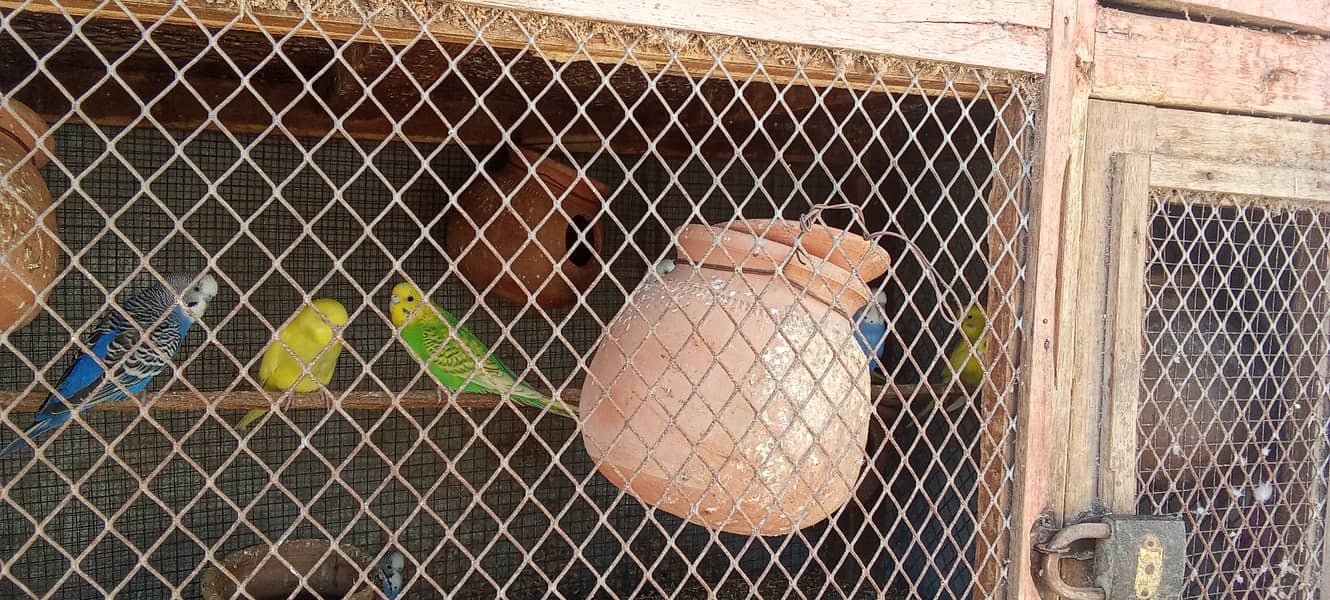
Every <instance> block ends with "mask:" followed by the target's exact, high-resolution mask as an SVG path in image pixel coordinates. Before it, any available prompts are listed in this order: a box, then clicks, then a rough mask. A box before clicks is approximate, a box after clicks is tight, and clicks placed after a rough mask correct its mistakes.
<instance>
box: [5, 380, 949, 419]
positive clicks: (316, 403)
mask: <svg viewBox="0 0 1330 600" xmlns="http://www.w3.org/2000/svg"><path fill="white" fill-rule="evenodd" d="M926 387H927V388H928V389H927V390H924V391H920V390H919V386H916V385H889V386H887V389H886V393H885V395H883V394H882V392H883V390H882V387H881V386H873V392H872V393H873V398H875V399H876V398H879V397H880V398H881V399H880V401H879V405H881V406H892V405H894V406H900V405H901V404H902V401H903V400H908V399H910V398H913V397H914V396H915V395H916V392H919V393H921V394H923V395H924V396H931V397H935V398H939V402H938V403H937V404H938V405H944V404H946V402H945V401H943V400H949V399H952V398H961V397H965V396H967V393H966V391H965V390H963V389H960V388H958V387H953V388H952V389H951V390H950V391H948V392H945V394H944V388H943V387H941V386H926ZM333 393H334V394H335V395H336V397H337V398H338V400H337V404H338V405H340V406H341V407H342V408H343V409H346V410H384V409H387V408H390V407H393V406H398V407H401V408H491V407H493V406H495V405H497V404H498V403H499V402H500V397H499V396H496V395H494V394H474V393H462V394H452V393H450V392H447V391H443V390H431V391H411V392H401V393H392V394H390V393H386V392H333ZM46 396H47V395H46V394H45V393H44V392H31V393H23V392H14V391H0V406H3V407H6V408H12V409H13V410H16V411H18V412H37V410H38V409H39V408H41V405H42V403H44V402H45V401H46ZM581 396H582V390H581V389H578V388H571V389H568V390H567V391H565V392H564V393H563V394H562V395H561V398H562V399H563V401H564V402H565V403H567V404H569V405H572V406H577V402H578V399H579V398H581ZM281 399H282V395H281V394H277V393H273V394H269V393H267V392H261V391H257V390H236V391H229V392H228V391H208V392H189V391H168V392H155V393H150V394H148V395H147V402H148V409H149V410H179V411H189V410H194V411H202V410H204V409H206V408H207V407H210V406H211V407H213V408H216V409H218V410H249V409H252V408H269V407H272V406H273V405H275V404H277V403H278V402H280V401H281ZM292 407H293V408H295V409H316V410H323V408H324V397H323V395H322V394H320V393H318V392H309V393H302V394H295V400H294V403H293V404H292ZM93 410H113V411H121V412H125V411H128V412H134V411H138V410H139V404H138V403H137V402H108V403H105V404H99V405H97V406H96V407H94V408H93Z"/></svg>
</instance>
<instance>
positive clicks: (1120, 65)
mask: <svg viewBox="0 0 1330 600" xmlns="http://www.w3.org/2000/svg"><path fill="white" fill-rule="evenodd" d="M1094 63H1095V67H1094V89H1093V95H1094V97H1096V98H1102V99H1106V100H1119V101H1123V102H1135V103H1141V104H1153V105H1159V106H1171V107H1180V108H1191V109H1199V110H1209V111H1232V112H1239V113H1248V114H1261V115H1277V116H1296V117H1303V118H1309V119H1318V120H1330V40H1327V39H1324V38H1320V37H1312V36H1292V35H1286V34H1280V33H1272V32H1265V31H1254V30H1250V29H1241V28H1236V27H1224V26H1220V25H1208V24H1205V23H1192V22H1188V21H1182V20H1177V19H1166V18H1160V17H1151V16H1146V15H1139V14H1133V13H1127V12H1123V11H1118V10H1109V9H1105V10H1101V11H1100V12H1099V22H1098V25H1097V27H1096V39H1095V60H1094Z"/></svg>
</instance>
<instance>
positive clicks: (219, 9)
mask: <svg viewBox="0 0 1330 600" xmlns="http://www.w3.org/2000/svg"><path fill="white" fill-rule="evenodd" d="M1013 1H1015V2H1024V1H1039V0H1013ZM0 10H23V11H26V12H32V13H48V14H62V15H68V16H73V17H95V18H104V19H114V20H123V21H133V22H136V23H144V24H174V25H187V26H190V27H204V28H208V29H212V30H221V29H234V30H239V31H253V32H263V33H266V34H267V35H270V36H272V37H273V38H275V39H281V38H284V37H288V36H294V37H304V38H315V39H327V40H331V41H334V42H361V43H368V44H374V45H384V46H392V47H404V46H410V45H412V44H413V43H434V42H440V43H451V44H461V45H466V44H472V43H474V42H476V40H477V32H476V30H477V29H479V28H482V27H483V30H484V36H483V37H484V42H485V43H487V44H490V45H492V46H494V47H497V48H510V49H518V50H530V51H531V52H534V53H537V54H538V55H539V56H541V57H544V58H546V59H548V60H550V61H554V62H575V61H587V60H589V61H593V62H599V63H603V64H618V63H622V62H626V63H628V64H629V65H631V66H632V67H634V68H640V69H642V70H643V71H645V72H647V73H659V72H662V71H665V70H671V69H673V70H678V71H680V74H684V72H685V71H686V72H687V73H688V74H689V75H691V76H694V77H697V76H701V75H704V74H707V73H711V72H712V71H713V70H714V69H716V68H717V66H719V65H721V64H723V65H724V67H725V72H726V73H728V74H729V76H730V77H732V78H734V79H736V80H741V79H743V78H745V77H748V76H750V75H752V76H754V77H755V78H756V79H758V80H759V81H761V80H770V81H772V82H775V83H787V82H790V81H798V82H800V83H807V84H809V85H816V86H832V87H852V88H856V89H866V88H884V87H885V88H886V89H891V90H893V91H906V90H909V91H913V92H916V93H917V92H918V91H920V90H924V91H929V92H937V93H950V94H961V95H965V96H972V95H974V94H978V93H981V92H985V91H987V92H1001V91H1004V90H1005V89H1006V86H1005V85H1004V84H1003V82H1001V81H990V82H980V81H979V79H978V78H977V77H975V76H974V74H973V73H970V72H966V71H964V70H962V71H959V72H953V73H950V74H947V75H944V74H941V73H933V72H920V73H907V72H904V71H902V72H901V73H900V74H897V75H893V74H891V73H883V72H882V70H881V69H880V66H881V61H877V60H873V59H870V58H868V57H863V56H859V57H854V56H852V53H846V52H845V51H844V50H845V48H840V47H838V48H837V49H836V51H831V50H823V51H820V52H819V51H815V50H814V49H811V48H807V47H803V48H799V49H794V50H795V51H791V50H792V49H791V48H777V49H775V51H774V52H772V53H770V54H769V55H764V54H763V51H764V50H767V49H763V48H760V47H755V46H754V45H751V44H747V45H746V44H742V43H739V42H738V41H737V40H734V39H729V38H714V37H708V36H705V35H697V36H689V35H685V34H683V33H677V32H672V33H673V34H672V35H664V34H662V33H661V32H656V31H626V32H621V31H617V30H615V29H614V27H615V26H613V25H608V24H605V23H603V22H601V23H589V22H586V21H580V20H572V19H564V20H559V19H556V18H552V17H544V16H540V15H527V14H524V13H516V14H517V16H518V18H517V19H495V18H493V14H492V11H489V12H487V11H486V9H482V8H477V7H473V6H467V5H464V4H446V5H440V6H439V7H437V11H436V12H434V13H432V14H431V15H430V18H429V19H428V21H427V22H426V23H424V24H422V23H421V19H420V17H419V15H418V14H417V13H415V12H412V11H410V10H409V9H407V8H400V9H399V10H397V11H389V10H380V11H376V12H374V13H373V14H372V15H370V16H361V15H338V14H335V13H333V12H331V11H320V12H319V13H318V14H317V15H314V16H309V15H305V14H302V13H300V12H296V11H283V10H265V9H259V8H255V7H254V6H252V5H248V6H247V8H246V9H245V10H244V11H241V10H240V9H238V8H235V7H234V6H232V5H231V4H230V3H228V2H225V1H222V2H207V1H203V0H194V1H189V2H179V3H177V2H171V1H167V0H121V1H118V2H114V3H104V2H102V0H0ZM593 12H594V11H593ZM1018 12H1019V11H1018ZM697 14H705V13H697ZM523 17H525V18H523ZM535 17H538V18H540V19H543V22H540V23H534V22H531V21H532V20H533V18H535ZM587 18H588V19H592V20H596V21H603V20H604V19H605V17H603V16H599V15H597V14H591V15H589V16H588V17H587ZM708 18H714V17H708ZM799 20H800V21H802V20H803V19H802V16H801V17H800V19H799ZM519 22H520V25H519ZM847 23H848V22H847ZM1026 30H1029V31H1030V32H1033V33H1026V34H1024V35H1022V36H1019V37H1020V38H1021V40H1022V42H1023V43H1025V44H1027V45H1028V46H1029V49H1039V50H1040V51H1041V52H1042V49H1043V47H1044V46H1043V45H1044V35H1045V32H1044V31H1043V30H1042V29H1032V28H1030V27H1018V28H1017V31H1026ZM971 33H975V32H971ZM975 34H976V35H977V33H975ZM787 37H794V36H787ZM532 38H534V40H535V44H534V45H533V44H532ZM1026 38H1029V39H1026ZM792 43H800V44H807V43H811V41H810V40H806V39H799V40H796V41H795V42H792ZM971 43H973V41H972V40H971ZM630 45H631V48H630V47H629V46H630ZM975 45H976V46H983V47H990V46H998V48H990V49H991V50H993V51H1006V50H1012V48H1006V47H1002V45H1003V42H1002V41H1000V40H995V41H991V42H989V43H987V44H975ZM976 52H977V53H979V54H982V52H980V51H979V50H976ZM795 56H798V58H799V59H800V60H801V61H802V62H796V60H795V59H794V57H795ZM1026 60H1027V61H1028V59H1026ZM999 62H1005V61H999ZM974 64H976V65H980V64H984V63H974ZM995 66H996V65H995ZM1031 66H1032V67H1033V66H1034V65H1031ZM1038 67H1039V68H1038V70H1037V71H1032V72H1042V71H1043V60H1042V58H1041V59H1040V61H1039V65H1038ZM1026 70H1029V69H1026ZM948 76H950V77H951V78H952V79H951V81H950V82H949V81H948V80H947V77H948ZM981 84H982V85H981Z"/></svg>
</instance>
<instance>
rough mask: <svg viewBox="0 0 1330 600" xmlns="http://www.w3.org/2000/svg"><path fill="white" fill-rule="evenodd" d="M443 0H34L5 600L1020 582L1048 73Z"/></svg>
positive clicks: (12, 348) (24, 21)
mask: <svg viewBox="0 0 1330 600" xmlns="http://www.w3.org/2000/svg"><path fill="white" fill-rule="evenodd" d="M431 6H433V8H434V9H436V10H425V9H424V8H422V7H414V8H410V9H407V8H403V9H402V11H401V14H394V15H389V16H385V15H365V14H350V15H340V16H326V15H325V16H324V17H322V18H321V19H315V18H313V17H312V16H310V15H301V14H294V15H286V16H285V17H283V18H284V19H285V20H281V19H274V18H273V17H272V16H271V15H270V14H268V13H263V14H255V13H250V12H247V11H248V9H246V10H238V11H237V12H235V14H234V15H233V16H232V17H231V18H229V19H228V18H220V17H218V16H217V14H212V13H210V16H209V17H208V18H206V19H204V18H201V17H199V16H198V15H196V14H195V13H194V12H192V11H191V9H190V8H189V7H188V6H185V5H170V7H169V8H167V9H164V10H162V11H159V14H156V16H152V17H146V16H143V15H137V16H136V15H132V14H123V15H121V14H118V13H117V15H118V16H117V15H111V16H107V15H102V16H88V15H79V14H72V13H63V12H59V11H56V12H38V11H25V10H16V11H6V12H4V13H3V17H2V20H0V63H3V64H6V65H12V68H9V69H7V70H6V71H5V72H4V73H0V90H3V92H4V98H5V103H4V104H3V105H0V107H2V108H7V109H10V110H17V109H16V108H15V107H17V106H18V104H19V103H20V102H21V103H22V104H24V105H27V106H28V107H31V108H32V109H33V110H34V111H35V112H36V113H37V114H39V115H40V116H41V117H42V119H43V121H45V122H46V123H47V125H48V126H49V129H47V130H45V131H44V132H43V131H40V130H39V129H40V128H37V127H35V126H31V125H28V126H25V130H24V131H22V132H20V133H21V134H27V135H35V137H36V138H37V140H38V144H37V145H41V144H44V143H49V144H50V145H52V147H53V152H51V156H50V162H49V163H48V164H46V165H45V166H43V167H42V168H41V171H40V174H41V178H42V179H43V180H44V182H45V184H46V187H47V188H48V189H49V191H50V194H51V197H52V201H51V202H50V206H49V207H47V206H45V205H44V204H43V203H42V202H41V201H40V199H38V200H32V199H31V198H23V199H20V200H19V202H21V203H22V204H20V205H21V206H24V207H26V208H25V210H27V211H28V212H27V213H24V214H26V215H30V216H36V217H37V218H38V220H40V219H41V218H44V217H46V216H48V215H51V216H53V217H54V224H55V226H54V227H53V228H47V227H45V226H42V225H35V226H33V227H32V228H31V230H30V231H21V232H19V233H18V234H17V235H18V236H20V237H19V238H18V239H20V240H31V239H35V238H36V237H38V236H42V235H49V236H50V238H51V239H53V240H55V241H56V244H57V246H58V249H59V259H58V260H59V267H58V269H57V271H56V274H55V277H54V279H53V281H52V282H51V283H50V284H49V288H48V289H47V291H48V293H46V294H45V295H44V296H42V297H40V298H39V299H38V306H39V310H37V311H36V312H35V313H34V314H33V315H32V316H33V318H32V319H31V321H30V322H27V323H18V324H15V325H13V326H11V327H9V328H8V329H6V330H4V331H3V337H0V398H2V399H3V400H4V401H5V402H6V403H7V404H6V409H5V412H4V421H5V425H6V427H4V428H3V429H4V432H3V433H4V434H5V437H4V442H5V443H9V442H10V441H13V440H18V441H17V442H16V445H15V446H14V451H13V452H12V454H10V455H9V456H6V457H4V458H0V513H2V514H0V596H4V597H39V598H88V597H107V596H116V597H133V598H157V597H162V598H166V597H188V598H199V597H203V598H223V597H224V598H230V597H253V598H261V599H268V598H306V597H321V598H334V597H335V598H342V597H346V598H353V597H354V598H361V597H394V594H396V593H397V592H396V591H394V590H393V589H392V588H393V582H394V581H396V580H398V579H400V582H401V587H402V588H403V589H402V591H401V592H400V597H403V598H433V597H460V598H472V597H474V598H492V597H496V596H502V597H516V598H529V597H544V596H555V597H564V598H584V597H648V598H649V597H685V598H690V597H763V598H779V597H802V598H813V597H826V596H838V597H866V598H867V597H873V598H876V597H884V596H886V597H943V598H945V597H968V596H970V595H971V594H972V593H974V592H975V591H976V590H979V591H983V590H994V589H997V588H998V587H1000V586H1001V585H1003V582H1004V581H1005V578H1006V577H1007V571H1006V566H1005V563H1004V561H1005V558H1006V547H1005V543H1006V542H1005V540H1006V537H1007V536H1008V535H1009V533H1010V532H1009V531H1008V524H1007V522H1006V520H1005V518H1004V517H1005V516H1006V511H1007V510H1008V506H1009V502H1010V499H1009V498H1008V495H1009V488H1010V484H1011V481H1012V477H1013V467H1012V464H1011V456H1010V450H1009V449H1010V446H1011V445H1012V443H1013V440H1014V432H1015V415H1014V413H1013V410H1012V406H1013V399H1014V393H1015V392H1014V390H1015V381H1016V374H1017V370H1018V365H1017V361H1016V357H1017V356H1018V352H1019V346H1018V343H1019V340H1020V329H1019V325H1018V322H1017V320H1016V319H1015V317H1014V315H1016V314H1018V313H1019V310H1020V303H1021V295H1020V292H1021V290H1022V288H1023V285H1024V279H1023V273H1024V269H1023V264H1024V260H1025V255H1026V237H1027V230H1026V228H1027V220H1026V217H1025V214H1026V189H1025V188H1026V187H1027V185H1028V175H1029V173H1030V171H1031V161H1030V159H1029V157H1028V156H1027V155H1026V153H1025V152H1024V151H1023V148H1024V144H1023V141H1024V140H1025V138H1027V137H1028V136H1029V135H1030V134H1031V133H1032V129H1033V106H1031V105H1030V102H1031V99H1030V98H1029V97H1028V95H1027V93H1026V92H1025V91H1024V90H1025V87H1024V86H1025V85H1027V84H1028V83H1029V82H1026V81H1022V80H1020V78H1017V77H1014V76H1011V75H1008V74H1002V73H994V72H989V71H983V70H975V69H965V68H960V67H952V66H949V67H945V68H944V67H941V66H937V65H928V64H917V63H910V62H908V61H901V60H896V59H888V58H886V57H874V56H857V57H851V55H850V54H846V53H841V52H836V51H832V50H821V49H810V48H795V47H786V46H777V45H772V44H765V43H762V44H759V43H756V42H750V41H745V40H735V39H728V38H727V39H724V40H721V39H718V38H710V37H706V36H696V35H685V34H681V33H678V32H662V31H654V30H650V29H641V28H627V27H617V28H616V27H611V26H608V25H602V24H588V23H581V22H573V21H560V20H555V19H550V18H545V17H537V16H533V15H525V14H521V13H513V12H507V11H490V10H481V9H470V8H463V7H458V6H453V5H442V4H441V5H437V6H434V5H431ZM217 10H219V11H221V12H222V13H225V11H224V10H222V9H217ZM130 12H132V11H126V13H130ZM226 14H229V13H226ZM265 15H267V16H265ZM275 23H281V25H280V26H277V25H274V24H275ZM292 23H294V24H292ZM385 23H388V25H385ZM847 57H851V58H847ZM22 137H23V135H18V136H16V137H15V140H16V141H18V142H22V139H21V138H22ZM3 141H4V140H0V142H3ZM39 153H40V151H38V150H33V149H32V148H31V147H26V148H23V149H21V150H20V151H19V152H18V155H17V158H16V159H14V160H9V159H8V157H6V158H5V160H7V161H8V162H0V165H3V166H4V169H5V171H4V172H5V174H6V177H9V176H12V175H13V174H14V173H18V172H19V171H21V170H22V169H24V168H29V167H27V166H26V161H27V159H28V158H30V157H32V156H36V155H37V154H39ZM8 198H9V196H5V199H6V201H9V202H12V201H11V200H8ZM842 205H844V206H848V207H849V208H848V209H836V210H832V209H830V208H828V207H836V206H842ZM824 209H825V210H824ZM773 219H774V220H775V221H772V220H773ZM801 219H802V220H801ZM885 232H894V233H898V234H901V235H902V236H903V238H904V240H902V239H896V238H893V237H883V234H884V233H885ZM823 234H825V237H824V238H823V237H819V236H822V235H823ZM856 236H857V237H856ZM699 240H700V241H699ZM745 240H747V241H745ZM819 240H821V241H819ZM745 243H746V244H748V245H747V246H745V245H744V244H745ZM819 243H820V244H823V246H825V247H821V249H820V250H819V248H820V247H819V246H818V244H819ZM699 244H700V246H699ZM698 248H702V250H698ZM690 249H691V250H690ZM782 251H784V252H787V254H786V255H781V254H780V252H782ZM781 256H784V257H785V258H783V259H781V258H780V257H781ZM773 257H774V258H773ZM828 257H830V258H828ZM727 261H728V262H727ZM763 261H774V262H772V263H771V264H774V265H775V268H774V269H773V268H770V267H771V264H768V263H766V262H763ZM727 265H728V266H727ZM874 265H876V267H875V266H874ZM874 269H876V270H874ZM173 272H188V273H192V274H199V276H197V277H194V278H193V279H191V280H190V283H189V285H188V286H183V285H175V284H174V283H171V282H170V281H169V280H168V279H167V278H166V277H165V276H166V275H167V274H169V273H173ZM205 276H206V277H211V278H213V279H215V281H216V283H217V289H216V291H215V293H212V292H208V291H207V290H206V288H207V285H206V277H205ZM861 280H862V281H861ZM403 284H405V285H403ZM154 285H157V286H161V285H168V286H174V287H168V288H165V289H166V290H167V291H166V292H165V293H166V295H167V296H168V297H169V298H170V301H169V302H166V303H165V304H163V305H161V306H159V307H158V309H157V312H156V313H151V311H148V314H145V313H144V311H145V310H147V309H145V308H143V306H144V304H142V303H138V301H137V300H134V301H131V300H130V297H131V296H134V295H135V294H140V293H141V290H145V289H153V286H154ZM191 286H198V287H191ZM15 289H16V290H17V291H18V292H22V291H25V290H27V288H23V289H19V288H15ZM10 291H11V290H9V289H0V292H5V293H9V292H10ZM135 297H136V298H137V297H139V296H135ZM316 299H331V300H335V301H337V303H338V304H340V306H341V307H342V308H344V309H345V312H346V315H345V319H342V318H340V317H338V316H337V314H336V313H337V310H335V309H330V308H319V309H317V310H318V312H312V313H309V314H311V315H313V318H312V320H308V321H306V320H302V317H301V316H300V315H301V313H302V311H306V310H311V311H312V310H315V309H314V306H315V302H314V301H315V300H316ZM429 301H432V302H433V303H434V305H437V307H435V306H433V305H431V304H430V303H429ZM145 302H146V301H145ZM865 302H867V304H865ZM205 304H206V311H205V312H202V314H201V315H198V314H196V313H195V312H192V311H198V310H200V309H199V306H200V305H205ZM972 305H973V306H974V307H975V309H974V311H978V313H976V316H975V317H973V318H971V319H968V320H967V319H965V318H964V316H965V315H966V314H967V311H966V309H967V308H968V307H971V306H972ZM318 306H321V307H326V306H329V305H327V304H318ZM861 307H867V308H865V309H863V310H861ZM652 310H658V312H657V313H652V312H651V311H652ZM108 311H109V312H108ZM974 311H971V312H974ZM111 313H114V314H121V315H125V318H124V319H123V320H116V319H111V320H107V319H106V318H105V317H106V315H108V314H111ZM866 314H867V315H872V314H878V315H879V318H878V319H877V320H876V321H874V320H873V319H872V318H865V315H866ZM768 315H774V316H768ZM653 319H654V320H655V321H653ZM671 319H674V320H675V321H672V322H673V323H675V325H677V326H676V327H673V328H672V327H670V326H666V325H660V323H665V322H667V321H670V320H671ZM679 319H682V320H679ZM171 323H176V324H183V329H184V331H185V334H184V335H183V336H182V338H183V342H180V344H181V347H180V348H179V350H178V352H174V353H173V352H171V351H169V350H166V348H167V347H168V346H169V345H170V344H173V343H175V342H179V338H172V339H169V340H167V343H163V342H162V340H163V339H165V338H163V337H162V336H163V335H164V334H162V333H161V332H162V331H165V330H166V329H165V328H164V326H165V325H168V324H171ZM874 323H877V324H878V326H879V327H881V328H882V329H881V330H879V331H878V333H876V334H873V333H872V331H874V330H873V329H872V328H871V326H872V325H873V324H874ZM463 330H466V331H468V332H470V333H469V334H463V333H462V331H463ZM859 331H862V332H863V334H862V335H860V334H859V333H856V332H859ZM126 332H128V333H126ZM679 332H682V333H679ZM873 335H876V336H878V337H880V339H881V341H880V348H879V349H878V350H877V351H876V358H870V356H869V354H866V353H865V350H864V349H863V348H861V347H860V345H859V343H856V342H863V341H866V340H867V338H865V337H864V336H873ZM302 336H303V337H302ZM318 336H324V338H327V339H326V340H324V338H320V337H318ZM671 336H675V337H671ZM671 340H673V341H671ZM867 341H870V343H869V344H868V346H870V347H871V346H873V343H871V342H872V340H867ZM676 342H677V344H676ZM653 344H654V345H653ZM670 344H676V345H673V346H671V345H670ZM118 352H119V353H120V354H117V353H118ZM302 353H303V354H302ZM81 354H92V355H95V356H96V358H90V359H87V360H85V361H83V362H77V363H76V359H79V357H80V355H81ZM870 354H871V353H870ZM126 356H128V358H126ZM616 356H619V357H620V359H621V360H620V363H621V364H611V363H613V361H614V360H615V358H614V357H616ZM283 357H285V358H286V360H287V363H282V362H281V360H282V359H283ZM606 357H609V358H606ZM154 359H160V362H161V363H162V364H160V365H158V368H156V370H154V368H153V367H152V365H153V364H154V363H153V360H154ZM269 361H272V362H269ZM329 361H331V362H329ZM130 363H133V365H134V367H133V368H129V367H128V366H126V365H130ZM499 363H501V364H502V366H500V364H499ZM284 364H285V365H287V366H285V367H284V366H283V365H284ZM292 364H293V365H295V366H294V367H293V368H292V367H290V366H289V365H292ZM320 364H323V365H324V366H326V372H322V371H320V368H321V367H320ZM606 364H608V365H610V366H608V367H605V366H602V365H606ZM142 365H148V366H147V367H144V366H142ZM89 369H90V370H89ZM284 369H285V371H284ZM292 369H293V370H292ZM653 369H654V370H653ZM84 370H89V371H86V372H85V371H84ZM105 372H110V373H111V374H112V376H113V377H112V378H111V379H114V381H109V380H106V379H105V378H104V377H103V375H104V373H105ZM88 373H90V374H88ZM320 373H322V374H320ZM661 373H663V374H661ZM282 377H287V379H286V381H287V383H285V384H278V383H276V382H277V381H279V380H281V378H282ZM81 378H82V379H81ZM84 379H90V380H91V381H92V383H90V384H87V386H90V387H87V386H84V383H86V382H85V381H84ZM634 385H640V386H641V390H645V391H640V393H639V392H633V393H628V392H624V391H623V389H626V388H623V387H622V386H630V387H631V386H634ZM136 386H138V387H136ZM302 386H303V387H302ZM140 388H142V391H141V392H140ZM99 394H102V395H107V394H109V395H110V397H109V398H108V399H107V400H106V401H105V402H100V403H98V404H97V405H96V406H95V407H94V408H93V409H92V410H87V411H86V412H84V411H83V410H71V411H64V410H63V409H64V408H65V407H66V406H67V405H68V406H75V407H78V408H83V406H81V405H82V404H88V403H91V402H89V398H99V397H100V396H99ZM126 395H132V396H135V397H134V398H129V399H126V398H125V396H126ZM49 399H53V400H49ZM48 400H49V401H48ZM637 405H640V406H637ZM565 406H569V407H571V409H570V410H572V411H575V412H576V413H578V414H575V415H571V416H570V415H565V414H561V412H563V411H564V410H565V408H564V407H565ZM630 406H632V407H633V408H632V409H631V410H629V409H628V408H626V407H630ZM255 408H265V409H269V411H268V412H267V413H266V414H263V415H258V414H257V413H255V416H256V420H254V421H253V422H252V423H248V424H246V425H245V426H241V425H238V421H240V420H241V418H242V416H243V415H246V411H247V410H249V409H255ZM39 411H40V412H39ZM651 411H657V412H651ZM70 414H72V417H70V418H68V422H67V424H65V423H64V422H63V421H62V420H60V419H63V418H64V417H65V416H67V415H70ZM52 415H56V416H52ZM57 417H59V418H57ZM34 419H37V420H38V421H37V422H39V423H51V424H52V425H55V427H53V428H52V429H51V430H50V431H44V430H40V429H31V428H30V427H29V426H30V425H31V424H32V423H34ZM25 432H26V433H25ZM38 434H40V435H38ZM681 440H682V441H681ZM28 442H30V444H29V443H28ZM634 449H640V450H641V451H642V453H643V457H640V459H636V462H634V461H633V460H629V459H626V458H625V456H626V454H625V453H630V451H632V450H634ZM698 481H701V483H697V482H698ZM1015 537H1017V538H1019V537H1021V536H1015ZM261 563H262V564H266V565H267V566H266V567H259V566H258V565H259V564H261ZM319 564H321V565H323V567H324V568H322V569H319V568H315V566H316V565H319Z"/></svg>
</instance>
